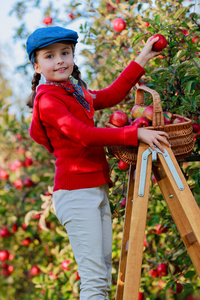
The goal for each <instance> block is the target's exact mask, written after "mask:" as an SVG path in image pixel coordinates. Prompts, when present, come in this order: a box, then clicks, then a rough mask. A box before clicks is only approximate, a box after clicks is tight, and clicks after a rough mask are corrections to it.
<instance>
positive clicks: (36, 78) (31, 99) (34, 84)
mask: <svg viewBox="0 0 200 300" xmlns="http://www.w3.org/2000/svg"><path fill="white" fill-rule="evenodd" d="M40 78H41V74H39V73H37V72H35V73H34V75H33V80H32V93H31V94H30V96H29V97H28V100H27V103H26V104H27V106H28V107H29V108H33V103H34V99H35V95H36V87H37V86H38V84H39V81H40Z"/></svg>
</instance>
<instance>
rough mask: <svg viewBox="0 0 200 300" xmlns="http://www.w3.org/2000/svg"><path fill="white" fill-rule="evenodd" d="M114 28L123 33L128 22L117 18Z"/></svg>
mask: <svg viewBox="0 0 200 300" xmlns="http://www.w3.org/2000/svg"><path fill="white" fill-rule="evenodd" d="M113 28H114V30H115V31H118V32H121V31H122V30H124V29H125V28H126V22H125V21H124V20H123V19H122V18H117V19H115V20H114V22H113Z"/></svg>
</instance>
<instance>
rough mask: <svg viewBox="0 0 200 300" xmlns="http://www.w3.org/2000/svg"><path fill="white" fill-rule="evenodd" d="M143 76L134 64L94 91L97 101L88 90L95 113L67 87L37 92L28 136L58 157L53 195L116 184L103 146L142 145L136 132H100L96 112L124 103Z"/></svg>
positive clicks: (132, 129) (42, 87) (128, 129)
mask: <svg viewBox="0 0 200 300" xmlns="http://www.w3.org/2000/svg"><path fill="white" fill-rule="evenodd" d="M144 73H145V71H144V69H143V68H142V67H141V66H140V65H138V64H137V63H135V62H131V63H130V64H129V65H128V67H127V68H126V69H125V70H124V71H123V72H122V73H121V75H120V76H119V77H118V78H117V79H116V80H115V81H114V83H113V84H112V85H111V86H109V87H108V88H105V89H102V90H100V91H90V92H91V93H92V94H93V95H94V99H93V97H91V95H90V94H89V93H88V92H87V91H84V92H85V97H86V99H87V101H88V102H89V105H90V112H88V111H87V110H86V109H85V108H84V107H83V106H82V105H81V104H80V103H79V102H78V101H77V99H76V97H74V96H73V95H72V94H69V93H68V92H67V91H66V90H65V89H64V88H62V87H55V86H50V85H40V86H39V87H38V89H37V95H36V98H35V101H34V108H33V118H32V123H31V127H30V129H29V133H30V136H31V137H32V139H33V140H34V141H36V142H37V143H38V144H41V145H43V146H45V147H46V149H47V150H48V151H49V152H50V153H53V155H54V156H55V158H56V162H55V165H56V172H55V182H54V191H56V190H59V189H65V190H73V189H80V188H89V187H95V186H99V185H102V184H104V183H106V182H108V183H109V184H112V181H111V179H110V176H109V166H108V163H107V161H106V155H105V151H104V147H105V146H110V145H125V146H137V143H138V141H137V128H136V127H133V126H125V127H122V128H114V129H113V128H96V127H94V119H93V116H94V112H95V110H99V109H103V108H106V107H112V106H114V105H116V104H117V103H119V102H121V101H122V100H123V99H124V98H125V96H126V95H127V93H128V92H129V91H130V89H131V88H132V86H133V85H134V84H135V83H136V82H137V81H138V80H139V79H140V77H141V76H142V75H143V74H144Z"/></svg>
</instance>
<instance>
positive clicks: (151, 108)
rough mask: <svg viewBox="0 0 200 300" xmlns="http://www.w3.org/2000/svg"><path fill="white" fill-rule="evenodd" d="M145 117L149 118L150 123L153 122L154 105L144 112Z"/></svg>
mask: <svg viewBox="0 0 200 300" xmlns="http://www.w3.org/2000/svg"><path fill="white" fill-rule="evenodd" d="M142 116H143V117H145V118H147V119H148V120H149V121H152V120H153V105H149V106H147V107H146V108H145V109H144V111H143V115H142Z"/></svg>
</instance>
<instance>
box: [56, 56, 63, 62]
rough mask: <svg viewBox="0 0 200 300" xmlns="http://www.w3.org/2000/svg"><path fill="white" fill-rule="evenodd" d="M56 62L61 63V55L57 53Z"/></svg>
mask: <svg viewBox="0 0 200 300" xmlns="http://www.w3.org/2000/svg"><path fill="white" fill-rule="evenodd" d="M57 63H58V64H62V63H63V58H62V55H58V56H57Z"/></svg>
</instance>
